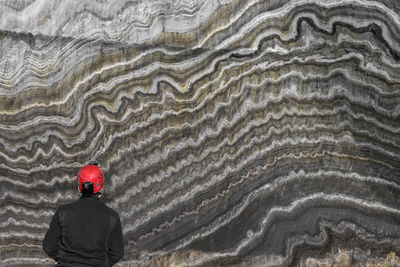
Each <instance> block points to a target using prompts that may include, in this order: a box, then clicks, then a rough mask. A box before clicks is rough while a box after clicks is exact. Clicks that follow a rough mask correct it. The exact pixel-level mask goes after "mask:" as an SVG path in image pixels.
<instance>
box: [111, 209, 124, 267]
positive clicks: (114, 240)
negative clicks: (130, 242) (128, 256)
mask: <svg viewBox="0 0 400 267" xmlns="http://www.w3.org/2000/svg"><path fill="white" fill-rule="evenodd" d="M113 219H114V223H113V226H114V227H113V228H112V230H111V233H110V237H109V239H108V259H109V263H110V266H113V265H114V264H116V263H117V262H118V261H120V260H121V259H122V257H123V256H124V242H123V239H122V229H121V222H120V219H119V216H118V215H117V217H113Z"/></svg>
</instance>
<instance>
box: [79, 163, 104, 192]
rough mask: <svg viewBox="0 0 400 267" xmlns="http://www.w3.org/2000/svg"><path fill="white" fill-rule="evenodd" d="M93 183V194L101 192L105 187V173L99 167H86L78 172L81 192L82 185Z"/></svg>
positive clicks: (90, 165) (80, 190)
mask: <svg viewBox="0 0 400 267" xmlns="http://www.w3.org/2000/svg"><path fill="white" fill-rule="evenodd" d="M83 182H91V183H93V194H96V193H97V192H99V191H100V190H101V189H102V188H103V186H104V174H103V171H102V170H101V169H100V168H99V167H98V166H97V165H94V164H93V165H92V164H89V165H85V166H83V167H82V168H81V169H80V170H79V172H78V185H79V187H78V188H79V192H82V183H83Z"/></svg>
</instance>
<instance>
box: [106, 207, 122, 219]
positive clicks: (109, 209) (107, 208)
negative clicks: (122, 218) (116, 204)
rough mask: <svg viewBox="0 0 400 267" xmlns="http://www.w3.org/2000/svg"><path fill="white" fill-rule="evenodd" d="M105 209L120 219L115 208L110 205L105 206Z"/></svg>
mask: <svg viewBox="0 0 400 267" xmlns="http://www.w3.org/2000/svg"><path fill="white" fill-rule="evenodd" d="M104 207H105V208H106V210H107V212H108V213H109V214H110V215H111V216H113V217H117V218H119V214H118V212H116V211H115V210H114V209H113V208H111V207H109V206H108V205H106V204H104Z"/></svg>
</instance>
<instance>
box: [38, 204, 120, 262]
mask: <svg viewBox="0 0 400 267" xmlns="http://www.w3.org/2000/svg"><path fill="white" fill-rule="evenodd" d="M122 244H123V243H122V230H121V224H120V220H119V216H118V214H117V213H116V212H115V211H114V210H112V209H111V208H109V207H107V206H106V205H104V203H102V202H101V201H100V200H99V199H98V198H97V197H96V196H93V197H89V198H81V199H79V200H78V201H75V202H73V203H71V204H67V205H63V206H60V207H59V208H58V209H57V211H56V213H55V214H54V216H53V219H52V221H51V224H50V228H49V231H48V232H47V234H46V236H45V239H44V241H43V247H44V250H45V251H46V253H47V254H48V255H49V256H50V257H52V258H54V259H55V260H56V261H57V262H59V265H57V266H112V265H113V264H114V263H116V262H117V261H118V260H120V259H121V258H122V257H123V245H122Z"/></svg>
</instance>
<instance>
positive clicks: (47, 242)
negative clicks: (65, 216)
mask: <svg viewBox="0 0 400 267" xmlns="http://www.w3.org/2000/svg"><path fill="white" fill-rule="evenodd" d="M60 235H61V230H60V223H59V219H58V210H57V211H56V213H55V214H54V215H53V218H52V219H51V222H50V226H49V230H48V231H47V233H46V235H45V236H44V239H43V250H44V251H45V252H46V254H47V255H49V257H51V258H53V259H54V260H56V261H57V254H58V246H59V242H60Z"/></svg>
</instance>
